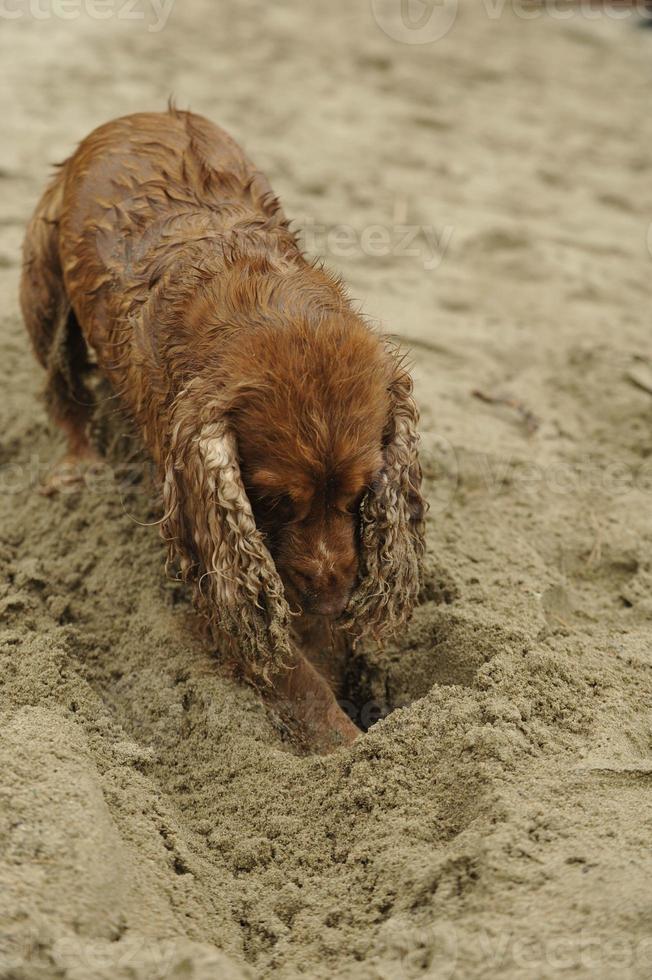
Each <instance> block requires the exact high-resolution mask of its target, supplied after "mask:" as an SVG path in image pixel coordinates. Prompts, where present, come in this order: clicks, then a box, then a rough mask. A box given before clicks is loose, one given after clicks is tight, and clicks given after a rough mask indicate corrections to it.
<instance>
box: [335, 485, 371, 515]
mask: <svg viewBox="0 0 652 980" xmlns="http://www.w3.org/2000/svg"><path fill="white" fill-rule="evenodd" d="M364 494H365V491H364V490H363V491H362V492H361V493H357V494H356V495H355V497H350V498H349V499H348V500H338V502H337V504H336V506H335V510H336V511H337V513H338V514H346V516H347V517H353V516H354V515H355V514H357V513H358V510H359V509H360V504H361V503H362V498H363V497H364Z"/></svg>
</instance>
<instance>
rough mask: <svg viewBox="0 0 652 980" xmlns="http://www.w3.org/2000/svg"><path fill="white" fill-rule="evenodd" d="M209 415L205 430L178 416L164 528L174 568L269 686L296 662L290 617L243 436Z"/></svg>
mask: <svg viewBox="0 0 652 980" xmlns="http://www.w3.org/2000/svg"><path fill="white" fill-rule="evenodd" d="M215 407H216V406H215ZM179 408H182V406H179ZM207 408H208V410H209V412H210V407H209V406H204V411H203V412H202V415H203V417H204V421H203V422H202V424H201V425H200V427H199V428H198V427H197V415H196V414H194V415H193V413H192V412H186V411H183V410H181V411H179V410H178V411H177V412H176V413H175V416H176V423H175V426H174V429H173V433H172V440H171V445H170V448H169V452H168V454H167V458H166V462H165V484H164V498H165V517H164V519H163V522H162V528H161V529H162V533H163V536H164V537H165V538H166V539H167V541H168V565H170V564H172V565H175V564H176V565H178V566H179V568H180V572H181V576H182V578H183V579H184V580H188V579H190V580H192V581H193V582H194V598H195V604H196V605H197V606H198V607H199V608H200V609H201V611H202V612H203V613H204V614H205V615H206V617H207V618H208V620H209V623H210V625H211V627H213V628H214V630H215V633H216V635H217V636H218V637H219V632H220V631H223V633H226V634H227V636H228V637H229V638H230V639H231V640H232V641H233V646H234V648H235V650H236V651H237V654H238V656H239V658H240V659H241V661H242V663H243V666H244V667H245V668H246V669H248V670H249V671H250V672H251V673H252V674H254V675H257V676H259V677H261V678H262V679H263V680H267V679H268V677H269V674H270V672H272V671H274V670H275V669H278V668H280V667H283V666H284V665H285V664H286V663H287V662H288V661H289V659H290V636H289V618H290V612H289V608H288V605H287V602H286V600H285V595H284V592H283V585H282V582H281V579H280V577H279V575H278V572H277V571H276V567H275V565H274V562H273V560H272V557H271V555H270V554H269V552H268V550H267V548H266V547H265V544H264V541H263V539H262V536H261V534H260V532H259V531H258V529H257V527H256V522H255V519H254V516H253V513H252V510H251V505H250V503H249V500H248V498H247V494H246V492H245V489H244V486H243V483H242V479H241V476H240V467H239V463H238V453H237V445H236V437H235V434H234V432H233V431H232V430H231V428H230V426H229V424H228V421H227V420H226V419H225V418H224V417H221V418H219V417H218V420H217V421H206V415H207V414H208V412H207ZM211 414H213V419H215V417H216V416H215V414H214V413H211ZM191 419H194V424H191Z"/></svg>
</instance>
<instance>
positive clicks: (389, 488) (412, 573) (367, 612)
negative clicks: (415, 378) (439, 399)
mask: <svg viewBox="0 0 652 980" xmlns="http://www.w3.org/2000/svg"><path fill="white" fill-rule="evenodd" d="M390 399H391V406H392V407H391V415H390V419H389V424H388V432H387V435H386V442H385V447H384V458H385V465H384V467H383V469H382V471H381V472H380V474H379V476H378V478H377V479H376V481H375V483H374V486H373V487H372V488H371V490H369V492H368V493H367V494H366V496H365V498H364V499H363V501H362V504H361V506H360V543H361V571H362V576H361V581H360V584H359V586H358V587H357V589H356V591H355V592H354V594H353V596H352V598H351V601H350V604H349V608H348V613H349V622H348V624H347V625H349V626H352V627H353V628H354V630H355V631H356V632H357V633H361V632H363V631H365V630H368V631H369V632H370V633H371V634H372V635H373V636H375V637H376V638H378V637H380V636H381V635H382V634H384V633H392V632H395V630H396V629H397V628H398V627H399V626H400V625H401V624H402V623H404V622H406V621H407V620H408V619H409V617H410V614H411V612H412V609H413V607H414V604H415V601H416V599H417V596H418V594H419V589H420V586H421V571H422V560H423V553H424V543H425V513H426V503H425V501H424V499H423V497H422V495H421V466H420V465H419V459H418V454H417V449H418V440H419V437H418V434H417V423H418V420H419V412H418V409H417V406H416V403H415V401H414V398H413V397H412V380H411V378H410V376H409V374H407V372H405V371H403V370H400V369H399V371H398V372H397V376H396V378H395V380H394V381H393V383H392V384H391V386H390Z"/></svg>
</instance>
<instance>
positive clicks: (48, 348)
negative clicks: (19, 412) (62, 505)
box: [20, 177, 98, 493]
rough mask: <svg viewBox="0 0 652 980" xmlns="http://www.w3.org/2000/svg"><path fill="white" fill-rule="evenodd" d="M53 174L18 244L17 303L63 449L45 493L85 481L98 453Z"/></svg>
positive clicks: (85, 353)
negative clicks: (91, 431) (92, 434)
mask: <svg viewBox="0 0 652 980" xmlns="http://www.w3.org/2000/svg"><path fill="white" fill-rule="evenodd" d="M61 194H62V183H61V178H60V177H58V178H57V179H56V180H55V181H54V182H53V183H52V184H51V185H50V187H48V189H47V190H46V192H45V194H44V195H43V197H42V198H41V201H40V202H39V204H38V207H37V209H36V211H35V213H34V216H33V218H32V220H31V222H30V224H29V226H28V229H27V233H26V235H25V241H24V243H23V268H22V276H21V283H20V304H21V309H22V311H23V318H24V320H25V326H26V327H27V331H28V333H29V335H30V338H31V340H32V345H33V347H34V352H35V354H36V356H37V358H38V360H39V361H40V362H41V364H42V365H43V367H44V368H45V370H46V372H47V380H46V386H45V397H46V404H47V409H48V413H49V415H50V417H51V418H52V420H53V421H54V422H55V423H56V424H57V425H58V426H59V428H60V429H61V430H62V431H63V433H64V434H65V436H66V440H67V449H66V452H65V455H64V456H63V459H62V460H61V461H60V462H59V464H57V466H56V467H55V468H54V470H53V471H52V472H51V473H50V475H49V476H48V478H47V479H46V483H45V485H44V487H43V491H44V492H45V493H55V492H57V491H58V490H62V489H64V488H66V487H71V486H75V485H77V484H80V483H83V482H84V475H85V472H86V470H87V469H88V467H89V466H90V465H92V464H95V463H97V461H98V456H97V454H96V453H95V451H94V449H93V448H92V446H91V444H90V442H89V436H88V430H89V424H90V419H91V415H92V411H93V399H92V395H91V392H90V391H89V389H88V387H87V385H86V384H85V381H84V376H85V375H86V374H87V372H88V369H89V366H90V365H89V360H88V350H87V347H86V343H85V341H84V338H83V336H82V333H81V329H80V327H79V324H78V323H77V319H76V317H75V314H74V311H73V310H72V308H71V305H70V301H69V299H68V296H67V294H66V289H65V285H64V282H63V276H62V272H61V263H60V259H59V211H60V203H61Z"/></svg>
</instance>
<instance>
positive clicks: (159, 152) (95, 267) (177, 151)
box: [21, 108, 424, 748]
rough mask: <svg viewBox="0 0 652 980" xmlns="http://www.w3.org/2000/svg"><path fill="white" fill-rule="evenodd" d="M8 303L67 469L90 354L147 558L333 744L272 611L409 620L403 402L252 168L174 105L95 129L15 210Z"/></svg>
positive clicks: (375, 342) (410, 433)
mask: <svg viewBox="0 0 652 980" xmlns="http://www.w3.org/2000/svg"><path fill="white" fill-rule="evenodd" d="M21 306H22V310H23V315H24V318H25V323H26V325H27V329H28V330H29V333H30V335H31V338H32V341H33V344H34V348H35V351H36V354H37V356H38V358H39V360H40V361H41V363H42V364H43V365H44V367H45V368H46V369H47V372H48V384H47V393H48V402H49V408H50V412H51V415H52V417H53V418H54V420H55V421H56V422H57V423H58V425H59V426H60V427H61V428H62V429H63V430H64V432H65V433H66V435H67V438H68V452H67V455H66V457H65V464H66V467H67V473H68V476H69V477H70V474H71V473H72V474H73V476H75V477H78V476H79V474H80V473H81V470H82V466H83V464H84V462H85V461H87V460H89V459H92V458H93V450H92V449H91V446H90V444H89V441H88V424H89V419H90V412H91V410H92V409H91V401H92V399H91V395H90V392H89V390H88V388H87V386H86V385H85V383H84V376H85V372H86V371H87V369H88V368H89V365H90V359H89V348H90V349H92V351H93V352H94V357H95V359H96V361H97V365H98V366H99V369H100V371H101V372H102V373H103V374H104V375H105V376H106V378H108V380H109V382H110V383H111V385H112V386H113V388H114V390H115V392H116V393H117V394H118V396H119V398H120V399H121V401H122V404H123V405H124V407H125V408H126V410H127V412H128V414H129V415H130V416H131V417H132V419H133V420H134V421H135V422H136V423H137V425H138V427H139V429H140V431H141V432H142V437H143V440H144V443H145V445H146V447H147V449H148V450H149V452H150V453H151V455H152V457H153V459H154V461H155V463H156V465H157V468H158V472H159V473H160V478H161V481H162V484H163V494H164V502H165V516H164V518H163V520H162V530H163V535H164V537H165V538H166V539H167V542H168V549H169V561H170V562H172V563H175V564H177V565H178V566H179V568H180V571H181V574H182V576H183V577H184V578H188V579H191V580H192V581H193V582H194V584H195V598H196V602H197V604H198V605H199V606H200V607H201V608H202V609H203V611H204V612H205V614H206V616H207V617H208V620H209V622H210V624H211V626H212V627H214V629H215V630H216V631H217V634H218V635H219V639H220V643H221V645H222V646H224V643H225V642H228V644H229V649H230V650H231V651H232V653H235V654H237V656H238V657H239V660H240V663H241V664H242V665H243V667H244V668H245V672H246V674H247V676H248V677H249V678H251V679H258V680H260V679H264V681H265V682H266V683H267V684H270V685H271V687H272V688H273V689H274V690H276V691H277V692H278V693H280V694H284V695H285V696H286V697H288V698H290V699H291V701H292V702H293V704H294V705H295V708H296V711H297V713H298V714H299V715H300V717H302V719H303V720H304V721H305V722H307V721H311V722H312V724H313V726H314V727H315V729H316V735H317V736H318V739H319V742H320V745H321V746H322V747H326V748H327V747H329V745H328V743H329V740H330V742H331V744H335V743H337V741H338V740H342V739H343V740H344V741H346V742H348V741H351V740H352V739H353V738H354V737H355V736H356V735H357V734H359V732H358V729H357V728H356V727H355V726H354V725H353V724H352V722H351V721H350V720H349V719H348V718H347V717H346V715H344V713H343V712H342V711H341V710H340V709H339V707H338V705H337V703H336V701H335V697H334V695H333V693H332V691H331V690H330V688H329V687H328V686H327V684H326V682H325V680H324V679H323V677H322V676H321V675H320V674H319V673H318V672H317V670H316V669H315V668H314V667H313V666H312V665H311V664H310V663H309V661H308V660H306V659H305V657H304V656H303V654H302V653H301V652H300V651H299V649H298V644H297V642H296V636H297V635H298V634H297V630H296V629H295V628H294V623H293V621H292V612H296V613H298V614H300V615H301V617H302V619H303V620H305V619H306V618H307V617H317V616H320V617H326V620H325V622H329V623H332V622H336V623H337V624H338V625H340V624H341V625H342V626H344V627H347V628H348V629H349V630H353V631H354V632H355V633H357V634H360V633H362V632H364V631H367V632H370V633H372V634H373V635H378V634H380V633H382V632H383V631H385V630H387V629H395V628H396V626H397V625H398V624H399V623H401V622H403V621H404V620H405V619H406V618H407V616H408V615H409V613H410V611H411V609H412V606H413V604H414V601H415V597H416V595H417V591H418V586H419V574H420V562H421V557H422V553H423V512H424V507H423V501H422V498H421V492H420V483H421V472H420V468H419V464H418V460H417V434H416V423H417V411H416V407H415V404H414V401H413V399H412V396H411V387H412V386H411V381H410V378H409V376H408V374H407V373H406V372H405V370H404V368H403V367H402V364H401V360H400V358H399V357H398V355H397V353H396V351H395V350H394V348H393V347H392V346H391V345H390V344H389V343H388V342H387V341H385V340H384V339H383V338H381V337H380V336H378V335H377V334H375V333H374V332H373V331H372V330H370V329H369V327H368V326H367V325H366V324H365V323H364V322H363V320H362V319H361V318H360V317H359V316H358V315H357V314H356V313H355V312H354V311H353V309H352V308H351V305H350V303H349V301H348V299H347V297H346V295H345V293H344V290H343V288H342V286H341V285H340V283H339V282H338V281H337V280H335V279H334V278H333V277H332V276H330V275H329V274H328V273H326V272H325V271H324V270H323V269H322V268H321V267H320V266H318V265H315V264H311V263H310V262H308V261H307V260H306V259H305V258H304V256H303V255H302V253H301V251H300V249H299V247H298V245H297V242H296V240H295V236H294V234H293V233H292V232H291V231H290V230H289V227H288V222H287V221H286V219H285V217H284V215H283V212H282V210H281V207H280V205H279V203H278V201H277V200H276V198H275V197H274V195H273V194H272V191H271V188H270V186H269V184H268V182H267V180H266V179H265V177H264V176H263V175H262V174H261V173H260V172H258V171H257V170H256V169H255V168H254V166H253V165H252V164H251V162H250V161H249V160H248V159H247V158H246V157H245V155H244V154H243V152H242V151H241V150H240V148H239V147H238V146H237V145H236V144H235V143H234V142H233V140H232V139H231V138H230V137H229V136H228V135H227V134H226V133H225V132H224V131H223V130H221V129H219V128H218V127H216V126H214V125H212V124H211V123H210V122H208V121H207V120H206V119H203V118H202V117H200V116H196V115H193V114H191V113H188V112H180V111H177V110H175V109H172V108H171V109H170V110H169V112H168V113H160V114H159V113H151V114H150V113H147V114H146V113H141V114H137V115H133V116H127V117H125V118H122V119H117V120H115V121H114V122H110V123H108V124H107V125H105V126H101V127H100V128H99V129H97V130H95V131H94V132H93V133H91V135H90V136H89V137H88V138H87V139H85V140H84V141H83V143H81V145H80V146H79V148H78V150H77V151H76V153H74V154H73V156H71V157H70V158H69V159H68V160H67V161H66V162H65V163H64V164H63V165H62V166H61V168H60V170H59V172H58V174H57V175H56V177H55V179H54V180H53V182H52V183H51V184H50V186H49V187H48V188H47V190H46V191H45V194H44V195H43V198H42V199H41V201H40V203H39V205H38V207H37V209H36V212H35V215H34V217H33V219H32V221H31V223H30V225H29V228H28V230H27V235H26V238H25V244H24V265H23V276H22V283H21ZM60 475H61V474H60V473H55V476H54V478H53V481H52V484H51V486H52V487H56V481H57V479H60ZM299 623H300V621H299ZM299 632H301V631H300V630H299ZM309 716H310V717H309ZM333 735H335V738H333Z"/></svg>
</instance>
